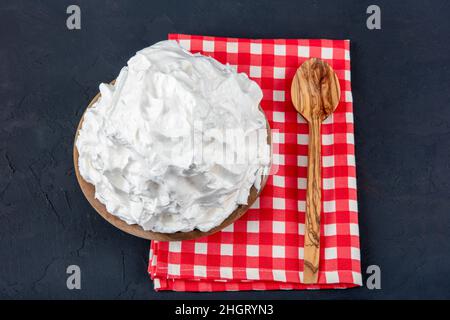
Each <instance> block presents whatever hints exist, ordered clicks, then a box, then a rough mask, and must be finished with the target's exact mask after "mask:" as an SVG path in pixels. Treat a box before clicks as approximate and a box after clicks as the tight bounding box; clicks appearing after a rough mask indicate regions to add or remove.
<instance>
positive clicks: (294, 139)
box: [148, 34, 362, 291]
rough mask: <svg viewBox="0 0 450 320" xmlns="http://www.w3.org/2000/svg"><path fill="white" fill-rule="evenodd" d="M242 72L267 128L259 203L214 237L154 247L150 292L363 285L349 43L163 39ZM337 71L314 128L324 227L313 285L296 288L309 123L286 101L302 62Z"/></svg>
mask: <svg viewBox="0 0 450 320" xmlns="http://www.w3.org/2000/svg"><path fill="white" fill-rule="evenodd" d="M169 39H175V40H178V41H179V42H180V43H181V45H182V46H183V47H185V48H186V49H188V50H190V51H191V52H193V53H195V52H200V53H202V54H204V55H208V56H211V57H214V58H215V59H217V60H218V61H220V62H222V63H229V64H230V65H233V66H236V67H237V70H238V71H239V72H245V73H247V74H248V75H249V76H250V78H252V79H253V80H254V81H256V82H257V83H258V84H259V85H260V87H261V88H262V90H263V93H264V98H263V100H262V102H261V107H262V108H263V109H264V111H265V114H266V116H267V118H268V119H269V122H270V126H271V128H272V130H273V142H274V144H275V145H274V155H273V163H274V165H275V166H276V167H277V172H276V173H275V174H274V175H271V176H270V177H269V180H268V182H267V185H266V187H265V188H264V190H263V192H262V194H261V196H260V198H259V201H257V202H256V203H255V205H253V207H252V208H251V209H250V210H248V212H247V213H246V214H245V215H244V216H243V217H242V218H241V219H239V220H238V221H236V222H235V223H234V224H232V225H231V226H229V227H227V228H226V229H224V230H223V231H221V232H218V233H216V234H214V235H211V236H208V237H204V238H200V239H197V240H189V241H180V242H160V241H153V242H152V244H151V250H150V264H149V269H148V271H149V273H150V275H151V277H152V278H153V280H154V287H155V289H156V290H176V291H224V290H277V289H330V288H348V287H353V286H359V285H361V282H362V281H361V266H360V250H359V231H358V213H357V211H358V206H357V197H356V168H355V153H354V136H353V111H352V93H351V87H350V51H349V46H350V42H349V41H348V40H305V39H300V40H295V39H289V40H286V39H276V40H273V39H272V40H269V39H264V40H249V39H236V38H218V37H204V36H191V35H182V34H171V35H169ZM310 57H318V58H321V59H323V60H325V61H327V62H328V63H329V64H330V65H331V66H332V67H333V69H334V70H335V71H336V73H337V76H338V78H339V83H340V86H341V101H340V103H339V106H338V107H337V109H336V111H335V113H334V114H333V115H332V116H330V117H329V118H328V119H327V120H326V121H325V122H324V123H323V125H322V179H323V180H322V186H323V193H322V219H321V222H322V224H321V247H320V271H319V283H318V284H316V285H305V284H302V277H303V238H304V221H305V198H306V166H307V154H308V124H307V123H306V122H305V120H304V119H303V118H302V117H301V116H300V115H298V114H297V112H296V111H295V109H294V107H293V105H292V103H291V97H290V87H291V81H292V78H293V77H294V74H295V71H296V70H297V68H298V67H299V66H300V65H301V64H302V63H303V62H304V61H305V60H306V59H308V58H310Z"/></svg>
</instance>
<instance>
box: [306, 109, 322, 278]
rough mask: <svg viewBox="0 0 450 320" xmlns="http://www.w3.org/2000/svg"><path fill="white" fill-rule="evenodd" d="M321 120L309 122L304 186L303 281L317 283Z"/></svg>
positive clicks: (315, 119) (320, 192) (320, 182)
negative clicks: (306, 176) (306, 174)
mask: <svg viewBox="0 0 450 320" xmlns="http://www.w3.org/2000/svg"><path fill="white" fill-rule="evenodd" d="M320 131H321V120H320V119H319V118H318V117H313V118H312V119H311V121H310V122H309V145H308V183H307V188H306V216H305V244H304V272H303V282H304V283H317V280H318V275H319V254H320V212H321V197H322V188H321V184H322V175H321V161H320V160H321V134H320Z"/></svg>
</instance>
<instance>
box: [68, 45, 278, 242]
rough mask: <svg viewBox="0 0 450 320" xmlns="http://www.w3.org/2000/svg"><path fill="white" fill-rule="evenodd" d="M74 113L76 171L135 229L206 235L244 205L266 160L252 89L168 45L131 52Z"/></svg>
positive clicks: (244, 80) (214, 64) (229, 71)
mask: <svg viewBox="0 0 450 320" xmlns="http://www.w3.org/2000/svg"><path fill="white" fill-rule="evenodd" d="M100 93H101V97H100V98H99V100H98V101H97V102H96V103H95V104H94V105H93V106H92V107H91V108H89V109H88V110H86V113H85V114H84V118H83V123H82V126H81V128H80V130H79V135H78V137H77V140H76V147H77V149H78V152H79V159H78V166H79V170H80V174H81V176H82V177H83V178H84V179H85V180H86V181H87V182H89V183H91V184H93V185H94V186H95V197H96V198H97V199H98V200H99V201H100V202H101V203H103V204H104V205H105V206H106V208H107V210H108V212H110V213H111V214H113V215H116V216H117V217H119V218H120V219H122V220H124V221H126V222H127V223H128V224H139V225H140V226H142V227H143V229H144V230H151V231H156V232H165V233H173V232H177V231H191V230H193V229H198V230H200V231H208V230H210V229H212V228H214V227H215V226H217V225H219V224H220V223H221V222H222V221H223V220H225V219H226V218H227V217H228V216H229V215H230V214H231V213H232V212H233V211H234V210H235V209H236V208H237V206H238V205H240V204H246V203H247V199H248V195H249V192H250V189H251V187H252V186H253V185H254V186H255V187H256V188H257V189H259V188H260V184H261V176H262V174H263V173H264V172H266V173H267V170H268V166H269V163H270V146H269V145H268V144H267V129H266V120H265V117H264V115H263V113H262V112H261V111H260V110H259V103H260V101H261V99H262V92H261V89H260V88H259V86H258V85H257V84H256V83H255V82H254V81H252V80H250V79H249V78H248V77H247V76H246V75H245V74H244V73H240V74H238V73H237V72H236V71H235V70H234V69H233V68H232V67H230V66H229V65H223V64H221V63H219V62H218V61H216V60H214V59H212V58H209V57H205V56H202V55H200V54H191V53H190V52H188V51H186V50H184V49H183V48H182V47H181V46H180V45H179V44H178V43H177V42H175V41H162V42H159V43H157V44H155V45H153V46H151V47H148V48H145V49H143V50H141V51H138V52H137V53H136V55H135V56H133V57H132V58H131V59H130V60H129V61H128V66H126V67H124V68H123V69H122V70H121V71H120V74H119V76H118V77H117V79H116V82H115V84H114V85H111V84H105V83H102V84H100Z"/></svg>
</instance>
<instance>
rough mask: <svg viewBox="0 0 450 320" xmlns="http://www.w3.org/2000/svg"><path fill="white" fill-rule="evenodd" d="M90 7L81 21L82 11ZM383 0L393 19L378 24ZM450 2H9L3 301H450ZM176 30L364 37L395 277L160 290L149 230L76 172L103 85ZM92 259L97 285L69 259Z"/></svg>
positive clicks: (382, 253) (2, 130)
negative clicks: (75, 23) (130, 230)
mask: <svg viewBox="0 0 450 320" xmlns="http://www.w3.org/2000/svg"><path fill="white" fill-rule="evenodd" d="M70 4H78V5H79V6H80V8H81V27H82V28H81V30H78V31H69V30H68V29H67V28H66V18H67V14H66V8H67V6H68V5H70ZM370 4H377V5H379V6H380V7H381V13H382V14H381V16H382V29H381V30H376V31H371V30H368V29H367V28H366V18H367V14H366V8H367V6H368V5H370ZM449 14H450V2H449V1H437V0H430V1H393V0H391V1H382V0H375V1H370V2H369V1H361V0H359V1H358V0H354V1H350V0H347V1H343V0H341V1H299V0H297V1H295V0H293V1H275V0H263V1H213V0H207V1H187V0H186V1H170V0H165V1H129V0H128V1H126V0H123V1H104V0H96V1H94V0H84V1H76V0H71V1H65V0H64V1H36V0H35V1H31V0H30V1H9V0H2V1H1V2H0V108H1V109H0V111H1V112H0V298H8V299H11V298H15V299H22V298H43V299H54V298H62V299H78V298H87V299H97V298H121V299H138V298H141V299H173V298H178V299H183V298H193V299H195V298H207V299H213V298H216V299H222V298H223V299H244V298H248V299H337V298H342V299H355V298H361V299H377V298H386V299H392V298H450V256H449V255H450V200H449V199H450V148H449V140H450V99H449V85H450V75H449V71H450V70H449V65H450V56H449V53H450V42H449V40H448V39H449V35H450V22H449V20H450V18H449V16H450V15H449ZM169 32H182V33H194V34H205V35H218V36H236V37H239V36H240V37H255V38H260V37H266V38H271V37H292V38H316V37H319V38H337V39H343V38H348V39H351V40H352V47H351V55H352V81H353V97H354V109H355V117H356V119H355V125H356V153H357V154H356V156H357V166H358V168H357V169H358V186H359V208H360V232H361V248H362V267H363V274H364V280H365V279H366V278H367V275H365V272H364V271H365V270H366V268H367V267H368V266H369V265H373V264H375V265H379V266H380V268H381V272H382V276H381V281H382V282H381V285H382V289H381V290H368V289H367V288H358V289H350V290H340V291H320V292H319V291H313V292H304V291H273V292H229V293H213V294H198V293H173V292H165V293H156V292H154V291H153V289H152V282H151V281H150V279H149V278H148V276H147V273H146V268H147V258H148V248H149V242H148V241H145V240H141V239H138V238H134V237H132V236H129V235H127V234H124V233H122V232H121V231H119V230H116V229H115V228H114V227H112V226H111V225H109V224H108V223H107V222H105V221H104V220H103V219H102V218H100V217H99V216H98V215H97V214H96V213H95V212H94V210H93V209H91V208H90V206H89V204H88V203H87V201H86V200H85V199H84V197H83V195H82V193H81V191H80V189H79V187H78V185H77V183H76V180H75V177H74V170H73V164H72V143H73V138H74V132H75V128H76V126H77V123H78V121H79V119H80V116H81V114H82V112H83V110H84V108H85V107H86V106H87V104H88V102H89V101H90V99H91V98H92V97H93V96H94V95H95V94H96V93H97V90H98V84H99V83H100V82H102V81H110V80H111V79H114V78H115V76H116V75H117V74H118V72H119V70H120V68H121V67H122V66H123V65H125V63H126V61H127V60H128V58H129V57H130V56H131V55H132V54H133V53H134V52H135V51H136V50H138V49H141V48H143V47H145V46H148V45H150V44H152V43H154V42H156V41H158V40H162V39H166V36H167V33H169ZM71 264H76V265H79V266H80V268H81V272H82V274H81V285H82V288H81V290H72V291H70V290H68V289H67V288H66V277H67V275H66V268H67V266H68V265H71Z"/></svg>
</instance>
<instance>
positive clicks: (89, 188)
mask: <svg viewBox="0 0 450 320" xmlns="http://www.w3.org/2000/svg"><path fill="white" fill-rule="evenodd" d="M99 98H100V93H98V94H97V95H96V96H95V97H94V99H92V101H91V103H89V105H88V108H90V107H92V105H94V103H95V102H97V100H98V99H99ZM260 109H261V107H260ZM261 111H262V109H261ZM262 112H263V111H262ZM263 113H264V112H263ZM83 118H84V113H83V116H82V117H81V120H80V123H79V124H78V128H77V131H76V133H75V139H74V145H73V163H74V167H75V174H76V177H77V180H78V184H79V185H80V188H81V191H83V194H84V196H85V197H86V199H87V200H88V201H89V203H90V204H91V206H92V207H93V208H94V209H95V211H97V213H98V214H100V215H101V216H102V217H103V218H104V219H105V220H106V221H108V222H109V223H111V224H112V225H113V226H115V227H116V228H119V229H120V230H122V231H125V232H127V233H129V234H132V235H134V236H136V237H139V238H144V239H149V240H159V241H178V240H188V239H195V238H200V237H204V236H208V235H211V234H213V233H216V232H218V231H220V230H222V229H224V228H225V227H227V226H228V225H230V224H232V223H233V222H234V221H236V220H237V219H239V218H240V217H242V216H243V215H244V214H245V212H246V211H247V210H248V209H249V208H250V207H251V206H252V205H253V203H254V202H255V201H256V199H257V198H258V196H259V194H260V193H261V191H262V190H263V188H264V186H265V185H266V182H267V179H268V175H264V176H263V177H262V180H261V188H260V190H259V192H258V190H256V188H255V187H254V186H252V188H251V190H250V194H249V196H248V200H247V204H246V205H240V206H238V207H237V208H236V210H234V211H233V212H232V213H231V214H230V216H228V218H226V219H225V220H224V221H223V222H222V223H221V224H220V225H218V226H217V227H215V228H213V229H211V230H209V231H207V232H202V231H200V230H193V231H189V232H175V233H161V232H152V231H146V230H144V229H143V228H142V227H141V226H139V225H137V224H131V225H130V224H128V223H126V222H125V221H123V220H121V219H120V218H118V217H116V216H114V215H113V214H111V213H109V212H108V210H106V206H105V205H104V204H103V203H101V202H100V201H99V200H98V199H96V198H95V187H94V186H93V185H92V184H90V183H88V182H87V181H86V180H84V179H83V177H82V176H81V175H80V171H79V168H78V156H79V154H78V149H77V148H76V139H77V137H78V132H79V130H80V128H81V125H82V123H83ZM266 123H267V131H268V135H267V143H268V144H269V146H270V150H271V152H272V137H271V131H270V126H269V122H268V121H267V119H266Z"/></svg>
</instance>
